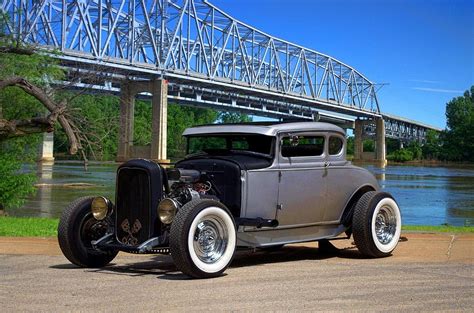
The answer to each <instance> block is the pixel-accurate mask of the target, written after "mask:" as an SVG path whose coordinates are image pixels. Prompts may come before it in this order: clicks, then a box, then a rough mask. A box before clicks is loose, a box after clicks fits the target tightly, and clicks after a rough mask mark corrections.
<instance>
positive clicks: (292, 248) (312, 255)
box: [50, 244, 364, 280]
mask: <svg viewBox="0 0 474 313" xmlns="http://www.w3.org/2000/svg"><path fill="white" fill-rule="evenodd" d="M139 258H142V257H139ZM330 258H344V259H364V256H362V255H361V254H360V253H359V252H358V250H357V248H356V247H355V246H354V245H351V246H349V247H345V248H342V249H341V248H336V247H334V246H333V245H332V244H329V245H324V246H321V244H319V247H316V244H315V246H314V247H311V246H307V245H306V246H299V245H288V246H284V247H282V248H279V249H238V250H237V251H236V253H235V256H234V259H233V261H232V263H231V264H230V266H229V267H230V268H239V267H247V266H260V265H265V264H271V263H284V262H294V261H302V260H315V261H317V260H324V259H330ZM128 259H129V260H130V259H131V258H128ZM50 268H53V269H62V270H67V269H78V267H77V266H75V265H72V264H59V265H53V266H50ZM85 271H87V272H90V273H98V274H104V275H107V274H113V275H126V276H130V277H140V276H145V275H154V276H156V277H157V278H158V279H164V280H187V279H190V278H189V277H188V276H186V275H184V274H182V273H181V272H180V271H179V270H178V269H177V268H176V266H175V264H174V263H173V259H172V258H171V256H170V255H153V256H151V257H150V258H147V259H146V261H139V262H134V263H127V264H124V265H122V264H120V265H118V264H114V263H111V264H109V265H107V266H105V267H102V268H97V269H86V270H85ZM223 276H225V275H223Z"/></svg>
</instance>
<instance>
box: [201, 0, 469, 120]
mask: <svg viewBox="0 0 474 313" xmlns="http://www.w3.org/2000/svg"><path fill="white" fill-rule="evenodd" d="M210 2H211V3H213V4H215V5H216V6H218V7H219V8H221V9H223V10H224V11H225V12H227V13H228V14H230V15H232V16H234V17H235V18H237V19H239V20H241V21H243V22H245V23H247V24H249V25H251V26H254V27H256V28H258V29H260V30H262V31H264V32H267V33H269V34H271V35H274V36H277V37H280V38H282V39H285V40H288V41H291V42H294V43H297V44H300V45H303V46H305V47H308V48H312V49H314V50H316V51H319V52H322V53H326V54H329V55H331V56H332V57H334V58H336V59H339V60H341V61H343V62H345V63H347V64H348V65H350V66H353V67H355V68H356V69H357V70H359V71H360V72H361V73H363V74H364V75H365V76H367V78H369V79H370V80H372V81H374V82H377V83H388V85H387V86H384V87H383V88H382V89H381V90H380V92H379V102H380V106H381V110H382V111H383V112H387V113H392V114H396V115H400V116H403V117H407V118H411V119H415V120H418V121H420V122H424V123H428V124H431V125H433V126H438V127H442V128H444V127H445V125H446V119H445V105H446V102H448V101H449V100H450V99H452V98H453V97H456V96H461V95H462V94H463V93H464V91H465V90H467V89H469V88H470V86H471V85H474V0H451V1H449V0H425V1H423V0H384V1H381V0H379V1H377V0H345V1H342V0H322V1H320V0H234V1H231V0H210Z"/></svg>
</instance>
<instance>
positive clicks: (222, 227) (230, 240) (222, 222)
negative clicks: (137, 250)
mask: <svg viewBox="0 0 474 313" xmlns="http://www.w3.org/2000/svg"><path fill="white" fill-rule="evenodd" d="M235 229H236V227H235V222H234V219H233V218H232V215H231V214H230V213H229V211H228V210H227V208H226V207H225V206H224V205H223V204H222V203H220V202H217V201H214V200H194V201H191V202H188V203H187V204H185V205H184V206H183V207H182V208H181V209H180V210H179V211H178V213H177V214H176V217H175V219H174V221H173V223H172V224H171V232H170V252H171V256H172V258H173V261H174V262H175V264H176V266H177V267H178V269H179V270H180V271H182V272H183V273H184V274H186V275H189V276H191V277H194V278H210V277H216V276H219V275H220V274H222V273H223V272H224V271H225V269H226V268H227V266H228V265H229V264H230V262H231V261H232V258H233V256H234V252H235V246H236V231H235Z"/></svg>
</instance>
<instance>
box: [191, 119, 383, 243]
mask: <svg viewBox="0 0 474 313" xmlns="http://www.w3.org/2000/svg"><path fill="white" fill-rule="evenodd" d="M232 133H235V134H261V135H266V136H273V137H275V138H276V141H275V142H276V143H277V144H276V145H275V147H274V149H275V151H274V159H273V162H272V164H271V165H270V166H269V167H267V168H263V169H255V170H242V171H241V180H242V185H241V186H242V192H241V195H242V199H241V212H240V213H241V214H240V216H241V217H246V218H257V217H261V218H265V219H276V220H278V221H279V225H278V227H275V228H256V227H250V226H240V227H239V230H238V234H237V239H238V241H237V245H238V246H246V247H264V246H271V245H279V244H287V243H293V242H304V241H314V240H319V239H323V238H324V239H330V238H334V237H336V236H338V235H339V234H341V233H343V232H344V231H346V230H347V226H346V225H344V224H343V223H342V218H343V214H344V212H345V211H346V210H349V209H350V206H351V204H352V203H353V202H351V199H353V197H354V198H355V195H356V194H357V193H358V191H361V190H379V189H380V187H379V185H378V183H377V181H376V179H375V177H374V176H373V175H372V174H371V173H370V172H368V171H367V170H365V169H363V168H360V167H356V166H354V165H352V164H351V162H349V161H347V160H346V138H345V132H344V130H343V129H342V128H339V127H337V126H335V125H332V124H327V123H319V122H300V123H282V124H273V125H268V126H266V125H241V124H240V125H235V126H234V125H215V126H214V125H211V126H200V127H193V128H189V129H187V130H186V131H185V132H184V134H183V135H184V136H196V135H207V134H209V135H211V134H232ZM291 136H323V137H324V138H325V140H324V152H323V153H322V155H320V156H302V157H301V156H300V157H284V156H283V155H282V153H281V151H280V150H281V144H280V143H281V142H282V139H283V138H286V137H291ZM330 137H338V138H340V139H341V140H342V142H343V147H342V149H340V152H339V153H337V154H335V155H330V154H329V152H328V151H329V146H328V143H329V138H330Z"/></svg>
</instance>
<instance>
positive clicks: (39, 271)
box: [0, 234, 474, 312]
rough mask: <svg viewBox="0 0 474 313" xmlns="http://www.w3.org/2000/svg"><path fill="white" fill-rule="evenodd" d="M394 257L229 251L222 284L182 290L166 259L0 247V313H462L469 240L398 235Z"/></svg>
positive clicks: (34, 244) (10, 241) (192, 283)
mask: <svg viewBox="0 0 474 313" xmlns="http://www.w3.org/2000/svg"><path fill="white" fill-rule="evenodd" d="M404 236H405V237H406V238H407V239H408V240H407V241H403V242H401V243H400V244H399V246H398V248H397V250H396V253H395V254H394V255H393V256H392V257H389V258H384V259H376V260H373V259H363V258H361V257H360V255H359V254H358V252H357V251H356V250H355V249H354V248H353V246H352V245H351V242H350V241H348V240H344V241H338V242H337V244H336V245H337V246H338V248H340V251H339V252H337V253H334V252H332V253H323V252H322V251H320V250H319V249H318V248H317V244H316V243H309V244H305V245H292V246H287V247H284V248H282V249H281V250H279V251H274V252H261V251H258V252H253V251H239V252H238V253H237V256H236V258H235V260H234V262H233V263H232V266H231V267H230V268H229V269H228V270H227V271H226V275H224V276H222V277H219V278H215V279H208V280H191V279H188V278H187V277H185V276H184V275H182V274H181V273H180V272H178V271H177V270H176V268H175V267H174V265H173V263H172V260H171V257H169V256H133V255H126V254H120V255H119V256H118V257H117V258H116V259H115V260H114V265H112V266H109V267H107V268H104V269H100V270H94V269H81V268H77V267H74V266H72V265H70V264H69V263H68V262H67V260H66V259H65V258H64V257H63V256H61V255H58V254H59V252H58V248H57V245H56V244H55V242H54V239H43V240H41V239H16V238H0V277H1V279H0V311H2V312H11V311H35V312H38V311H48V312H49V311H57V312H64V311H120V312H122V311H135V312H141V311H159V310H166V311H168V310H170V311H191V310H193V311H210V310H218V311H222V310H245V311H256V310H259V311H260V310H265V311H288V310H291V311H300V310H310V311H319V310H320V311H355V310H359V311H394V310H397V311H471V312H472V310H473V308H474V284H473V283H474V277H473V262H474V251H473V250H474V236H472V235H464V236H452V235H423V234H405V235H404Z"/></svg>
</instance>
